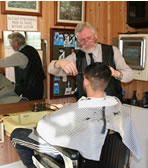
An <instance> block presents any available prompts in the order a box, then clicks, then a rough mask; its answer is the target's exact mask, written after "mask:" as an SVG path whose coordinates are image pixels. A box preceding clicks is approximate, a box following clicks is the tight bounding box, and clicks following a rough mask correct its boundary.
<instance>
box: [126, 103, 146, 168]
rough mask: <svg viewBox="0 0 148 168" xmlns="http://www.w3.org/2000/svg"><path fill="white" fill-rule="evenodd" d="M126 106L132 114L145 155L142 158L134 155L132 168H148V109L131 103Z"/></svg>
mask: <svg viewBox="0 0 148 168" xmlns="http://www.w3.org/2000/svg"><path fill="white" fill-rule="evenodd" d="M124 108H125V110H126V111H128V112H129V114H130V116H131V119H132V121H133V124H134V126H135V129H136V135H137V137H138V142H139V143H140V147H141V151H142V155H143V156H142V159H141V160H136V158H135V157H134V156H132V158H131V164H130V168H148V161H147V158H148V131H147V126H148V125H147V124H148V122H147V119H148V109H145V108H141V107H137V106H131V105H124Z"/></svg>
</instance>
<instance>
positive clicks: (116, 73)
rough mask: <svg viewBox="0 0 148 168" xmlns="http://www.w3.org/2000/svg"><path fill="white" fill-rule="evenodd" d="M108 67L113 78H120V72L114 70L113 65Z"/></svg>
mask: <svg viewBox="0 0 148 168" xmlns="http://www.w3.org/2000/svg"><path fill="white" fill-rule="evenodd" d="M109 68H110V70H111V72H112V76H113V77H114V78H118V79H120V78H122V73H121V72H120V71H117V70H115V69H114V68H113V67H111V66H110V67H109Z"/></svg>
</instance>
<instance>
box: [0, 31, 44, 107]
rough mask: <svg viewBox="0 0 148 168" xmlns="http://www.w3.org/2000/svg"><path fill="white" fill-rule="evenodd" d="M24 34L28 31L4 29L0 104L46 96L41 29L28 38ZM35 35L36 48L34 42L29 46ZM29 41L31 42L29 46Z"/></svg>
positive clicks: (0, 61)
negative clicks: (3, 72)
mask: <svg viewBox="0 0 148 168" xmlns="http://www.w3.org/2000/svg"><path fill="white" fill-rule="evenodd" d="M24 35H25V36H26V35H30V34H29V33H27V32H24V33H23V32H20V33H18V32H10V31H4V32H3V42H4V46H5V49H4V51H5V58H4V59H0V68H4V69H5V75H3V74H2V73H0V104H9V103H16V102H22V101H30V100H41V99H45V98H46V90H47V89H46V79H45V76H47V75H46V73H47V70H46V68H47V65H46V43H45V42H44V40H42V43H41V33H40V32H36V33H35V34H33V36H29V38H27V37H26V38H25V37H24ZM8 36H9V37H8ZM34 36H36V37H37V38H39V39H38V40H36V41H38V44H39V45H37V49H38V50H37V49H36V48H35V47H36V46H34V45H33V44H32V45H33V46H34V47H32V46H31V37H32V38H34ZM6 38H7V39H6ZM8 39H9V40H8ZM26 39H27V41H26ZM28 41H30V42H29V45H28V44H27V42H28ZM8 42H10V44H11V47H10V44H8ZM32 42H33V40H32ZM41 45H42V46H41ZM22 60H23V61H22ZM24 62H25V64H24ZM7 67H11V69H10V68H7Z"/></svg>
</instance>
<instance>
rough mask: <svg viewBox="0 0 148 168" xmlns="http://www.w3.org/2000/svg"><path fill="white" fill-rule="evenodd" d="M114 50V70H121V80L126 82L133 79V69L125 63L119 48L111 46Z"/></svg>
mask: <svg viewBox="0 0 148 168" xmlns="http://www.w3.org/2000/svg"><path fill="white" fill-rule="evenodd" d="M113 51H114V60H115V65H116V70H118V71H120V72H122V74H123V77H122V79H121V82H124V83H128V82H130V81H132V80H133V71H132V69H131V68H130V67H129V66H128V65H127V64H126V62H125V60H124V58H123V56H122V55H121V53H120V51H119V49H118V48H117V47H114V46H113Z"/></svg>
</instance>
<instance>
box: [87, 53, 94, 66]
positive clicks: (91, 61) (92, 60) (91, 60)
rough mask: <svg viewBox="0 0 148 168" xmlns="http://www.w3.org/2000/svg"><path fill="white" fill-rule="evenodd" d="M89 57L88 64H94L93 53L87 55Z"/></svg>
mask: <svg viewBox="0 0 148 168" xmlns="http://www.w3.org/2000/svg"><path fill="white" fill-rule="evenodd" d="M88 55H89V56H90V64H92V63H94V58H93V53H88Z"/></svg>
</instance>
